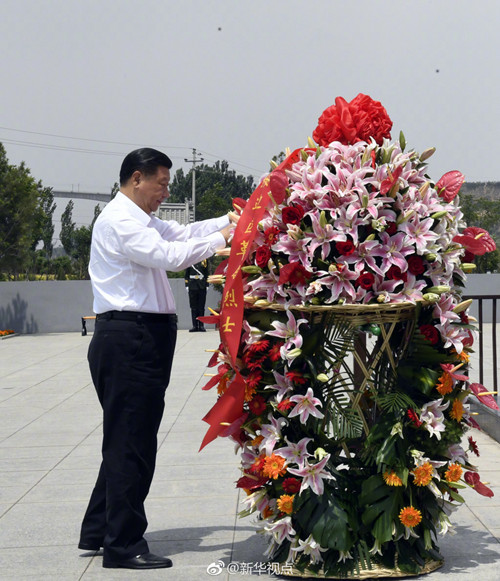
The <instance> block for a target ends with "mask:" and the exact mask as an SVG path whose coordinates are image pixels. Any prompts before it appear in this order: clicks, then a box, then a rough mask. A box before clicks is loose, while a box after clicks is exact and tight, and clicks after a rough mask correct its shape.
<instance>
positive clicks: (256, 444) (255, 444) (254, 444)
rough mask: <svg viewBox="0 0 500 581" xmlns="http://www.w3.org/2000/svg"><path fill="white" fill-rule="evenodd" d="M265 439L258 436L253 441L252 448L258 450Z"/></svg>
mask: <svg viewBox="0 0 500 581" xmlns="http://www.w3.org/2000/svg"><path fill="white" fill-rule="evenodd" d="M263 439H264V436H256V437H255V438H254V439H253V440H252V446H253V447H254V448H258V446H259V444H260V443H261V442H262V440H263Z"/></svg>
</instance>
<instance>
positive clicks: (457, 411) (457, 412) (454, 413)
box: [450, 399, 465, 422]
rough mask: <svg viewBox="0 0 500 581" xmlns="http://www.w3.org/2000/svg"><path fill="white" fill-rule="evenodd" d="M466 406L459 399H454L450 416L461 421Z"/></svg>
mask: <svg viewBox="0 0 500 581" xmlns="http://www.w3.org/2000/svg"><path fill="white" fill-rule="evenodd" d="M464 411H465V410H464V406H463V404H462V402H461V401H460V400H459V399H454V400H453V405H452V407H451V412H450V417H451V418H453V419H454V420H456V421H457V422H459V421H460V420H461V419H462V417H463V415H464Z"/></svg>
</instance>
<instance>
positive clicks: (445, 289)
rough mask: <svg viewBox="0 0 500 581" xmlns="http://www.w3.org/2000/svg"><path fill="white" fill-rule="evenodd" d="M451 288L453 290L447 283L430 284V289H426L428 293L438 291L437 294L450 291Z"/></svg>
mask: <svg viewBox="0 0 500 581" xmlns="http://www.w3.org/2000/svg"><path fill="white" fill-rule="evenodd" d="M450 290H451V288H450V287H449V286H448V285H446V284H439V285H437V286H430V287H429V288H428V289H426V291H427V292H428V293H437V294H441V293H449V292H450Z"/></svg>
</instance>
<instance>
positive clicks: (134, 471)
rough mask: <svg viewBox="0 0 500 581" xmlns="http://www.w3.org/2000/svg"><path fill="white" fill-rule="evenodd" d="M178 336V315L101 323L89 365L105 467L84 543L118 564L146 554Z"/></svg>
mask: <svg viewBox="0 0 500 581" xmlns="http://www.w3.org/2000/svg"><path fill="white" fill-rule="evenodd" d="M176 335H177V322H176V317H175V315H172V316H169V317H166V316H163V318H162V316H160V317H159V319H154V318H153V320H148V319H143V318H142V317H141V316H140V315H139V316H138V317H137V319H136V320H116V319H113V318H110V319H108V320H107V319H105V318H104V319H103V318H99V317H98V319H97V320H96V325H95V331H94V335H93V337H92V341H91V343H90V346H89V352H88V360H89V365H90V372H91V375H92V380H93V382H94V386H95V389H96V391H97V396H98V398H99V402H100V403H101V406H102V409H103V442H102V463H101V467H100V470H99V474H98V477H97V481H96V484H95V487H94V490H93V492H92V495H91V497H90V501H89V505H88V508H87V511H86V513H85V516H84V518H83V522H82V527H81V534H80V540H81V541H85V542H89V543H92V544H95V545H97V546H102V547H103V548H104V557H105V558H106V559H108V560H113V561H119V560H123V559H127V558H130V557H133V556H135V555H139V554H143V553H146V552H148V550H149V549H148V544H147V542H146V540H145V539H144V536H143V535H144V532H145V530H146V528H147V524H148V523H147V519H146V514H145V511H144V501H145V499H146V497H147V495H148V492H149V488H150V485H151V481H152V479H153V474H154V470H155V463H156V451H157V433H158V429H159V427H160V422H161V419H162V416H163V409H164V407H165V403H164V396H165V390H166V388H167V386H168V383H169V380H170V372H171V368H172V359H173V354H174V349H175V341H176Z"/></svg>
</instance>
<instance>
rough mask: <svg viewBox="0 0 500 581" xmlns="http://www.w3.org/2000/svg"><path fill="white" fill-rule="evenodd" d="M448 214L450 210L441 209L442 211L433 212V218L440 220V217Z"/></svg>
mask: <svg viewBox="0 0 500 581" xmlns="http://www.w3.org/2000/svg"><path fill="white" fill-rule="evenodd" d="M447 214H448V212H447V211H446V210H441V211H440V212H434V214H431V218H433V219H434V220H439V218H442V217H443V216H446V215H447Z"/></svg>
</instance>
